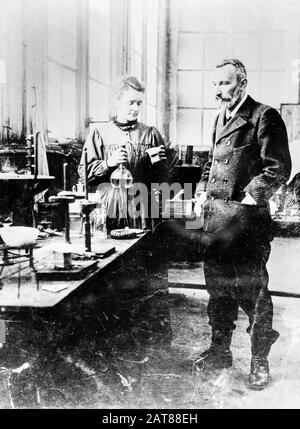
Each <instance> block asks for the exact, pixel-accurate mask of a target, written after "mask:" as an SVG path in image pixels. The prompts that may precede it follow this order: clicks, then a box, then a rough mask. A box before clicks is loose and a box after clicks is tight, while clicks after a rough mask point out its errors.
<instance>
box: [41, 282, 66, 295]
mask: <svg viewBox="0 0 300 429" xmlns="http://www.w3.org/2000/svg"><path fill="white" fill-rule="evenodd" d="M68 287H69V286H68V285H66V284H63V285H51V284H50V285H44V286H42V289H43V290H46V291H47V292H54V293H57V292H61V291H62V290H64V289H68Z"/></svg>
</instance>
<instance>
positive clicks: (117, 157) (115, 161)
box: [106, 147, 127, 167]
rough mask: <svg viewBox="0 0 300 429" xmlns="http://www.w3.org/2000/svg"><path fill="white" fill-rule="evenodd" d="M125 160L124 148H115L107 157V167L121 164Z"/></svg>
mask: <svg viewBox="0 0 300 429" xmlns="http://www.w3.org/2000/svg"><path fill="white" fill-rule="evenodd" d="M126 161H127V151H126V149H125V148H122V147H121V148H119V149H116V150H115V151H114V152H113V153H112V154H111V156H110V157H108V158H107V161H106V163H107V166H108V167H116V166H117V165H119V164H122V163H124V162H126Z"/></svg>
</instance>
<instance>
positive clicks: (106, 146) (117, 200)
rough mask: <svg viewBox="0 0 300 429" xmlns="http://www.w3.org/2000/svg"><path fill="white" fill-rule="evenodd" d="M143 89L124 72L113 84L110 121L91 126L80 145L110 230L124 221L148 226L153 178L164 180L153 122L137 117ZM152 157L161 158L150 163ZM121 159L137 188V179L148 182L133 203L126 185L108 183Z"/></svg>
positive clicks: (161, 150)
mask: <svg viewBox="0 0 300 429" xmlns="http://www.w3.org/2000/svg"><path fill="white" fill-rule="evenodd" d="M144 92H145V87H144V86H143V84H141V83H140V82H139V81H138V79H137V78H135V77H133V76H123V77H122V78H121V79H120V80H119V81H118V82H117V83H116V85H115V86H114V87H113V89H112V106H111V107H112V112H111V113H112V114H111V121H110V122H108V123H104V124H101V125H99V126H97V127H96V128H94V129H93V130H92V131H91V132H90V133H89V135H88V137H87V139H86V142H85V145H84V148H83V149H84V150H85V149H87V170H88V183H89V184H90V185H93V186H98V191H100V194H101V200H102V201H103V202H104V204H105V206H106V209H107V214H108V218H107V229H108V231H109V230H111V229H113V228H116V227H124V226H134V227H145V226H149V222H148V225H147V222H146V220H147V219H149V216H150V215H149V213H150V206H149V204H148V203H149V197H150V192H151V183H161V182H164V181H166V180H167V166H166V163H165V162H161V161H163V160H165V159H166V156H165V148H164V143H163V139H162V137H161V135H160V133H159V132H158V130H157V129H156V128H155V127H150V126H147V125H145V124H143V123H141V122H138V115H139V113H140V111H141V107H142V103H143V99H144ZM150 148H157V150H155V149H154V151H152V153H151V158H150V155H149V154H148V153H147V151H148V150H149V149H150ZM153 152H154V153H153ZM152 157H154V158H152ZM152 159H155V160H157V161H160V162H155V163H153V162H152V161H151V160H152ZM83 160H84V152H83V154H82V157H81V161H80V166H79V173H80V174H81V176H82V174H83ZM120 164H123V165H124V166H125V168H127V169H128V170H129V171H130V173H131V175H132V177H133V183H134V184H135V190H137V189H138V187H139V185H137V184H144V185H146V187H147V195H146V197H145V195H142V194H143V192H142V191H141V192H140V196H141V198H139V199H140V200H141V201H140V204H139V205H138V206H137V207H135V206H134V202H135V201H134V195H132V194H133V192H131V191H130V189H129V192H128V189H126V188H124V187H120V188H117V189H116V188H113V187H112V186H111V184H110V176H111V174H112V173H113V171H114V170H115V169H116V168H117V167H118V166H119V165H120ZM143 189H145V188H143ZM130 208H131V210H129V209H130ZM129 213H130V215H129ZM135 214H136V216H135Z"/></svg>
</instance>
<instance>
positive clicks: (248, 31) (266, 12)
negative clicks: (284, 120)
mask: <svg viewBox="0 0 300 429" xmlns="http://www.w3.org/2000/svg"><path fill="white" fill-rule="evenodd" d="M173 7H174V8H176V9H177V14H176V22H175V21H174V26H173V28H175V29H176V30H177V38H176V52H177V54H176V57H174V58H173V61H174V73H176V76H177V82H176V87H177V91H176V92H177V98H176V100H174V104H173V108H174V106H175V110H176V112H177V116H176V134H175V133H173V142H174V143H176V144H181V145H182V146H183V147H184V146H185V145H194V146H197V148H195V149H198V150H199V149H200V150H207V148H208V146H209V144H210V140H211V129H212V124H213V120H214V118H215V116H216V111H215V107H214V93H213V87H212V84H211V81H212V76H213V69H214V66H215V64H216V63H217V62H218V61H220V60H221V59H223V58H231V57H235V58H239V59H240V60H242V62H243V63H244V64H245V66H246V68H247V70H248V81H249V84H248V93H249V94H251V95H252V96H253V97H254V98H255V99H257V100H259V101H262V102H264V103H267V104H271V105H272V106H274V107H275V108H277V109H279V108H280V104H281V103H297V102H298V83H297V80H295V79H294V80H293V78H292V76H293V71H294V68H293V61H294V60H295V59H297V58H298V57H299V12H300V5H299V2H298V1H296V0H285V1H281V0H213V1H211V0H185V1H176V0H174V1H173ZM174 40H175V39H174ZM174 49H175V48H174Z"/></svg>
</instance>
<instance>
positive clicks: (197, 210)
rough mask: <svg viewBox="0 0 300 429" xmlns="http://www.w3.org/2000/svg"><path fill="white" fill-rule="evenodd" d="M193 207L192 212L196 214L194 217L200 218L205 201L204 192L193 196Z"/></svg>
mask: <svg viewBox="0 0 300 429" xmlns="http://www.w3.org/2000/svg"><path fill="white" fill-rule="evenodd" d="M195 200H196V202H195V205H194V212H195V213H196V216H201V212H202V207H203V204H204V203H205V201H206V200H207V195H206V192H205V191H202V192H200V193H198V194H196V195H195Z"/></svg>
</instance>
